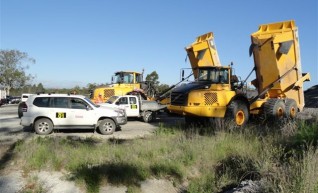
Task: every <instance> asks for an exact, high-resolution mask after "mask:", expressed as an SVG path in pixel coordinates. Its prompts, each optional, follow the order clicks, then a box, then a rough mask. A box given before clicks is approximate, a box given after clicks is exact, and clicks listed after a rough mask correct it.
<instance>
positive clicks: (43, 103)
mask: <svg viewBox="0 0 318 193" xmlns="http://www.w3.org/2000/svg"><path fill="white" fill-rule="evenodd" d="M33 105H35V106H37V107H48V106H49V97H36V98H35V99H34V101H33Z"/></svg>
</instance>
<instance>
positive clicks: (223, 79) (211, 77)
mask: <svg viewBox="0 0 318 193" xmlns="http://www.w3.org/2000/svg"><path fill="white" fill-rule="evenodd" d="M198 81H209V82H212V83H219V84H229V69H227V68H204V69H199V78H198Z"/></svg>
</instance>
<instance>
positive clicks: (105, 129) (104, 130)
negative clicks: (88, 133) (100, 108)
mask: <svg viewBox="0 0 318 193" xmlns="http://www.w3.org/2000/svg"><path fill="white" fill-rule="evenodd" d="M98 129H99V132H100V133H101V134H103V135H111V134H113V133H114V132H115V130H116V124H115V122H114V121H113V120H112V119H103V120H101V121H100V123H99V125H98Z"/></svg>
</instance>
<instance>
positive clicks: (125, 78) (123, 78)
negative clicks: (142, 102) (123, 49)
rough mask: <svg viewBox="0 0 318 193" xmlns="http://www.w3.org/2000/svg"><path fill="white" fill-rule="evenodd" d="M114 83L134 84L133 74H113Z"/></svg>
mask: <svg viewBox="0 0 318 193" xmlns="http://www.w3.org/2000/svg"><path fill="white" fill-rule="evenodd" d="M115 82H116V83H128V84H132V83H134V74H133V73H126V72H119V73H116V74H115Z"/></svg>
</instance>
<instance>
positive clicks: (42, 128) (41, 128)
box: [34, 118, 54, 135]
mask: <svg viewBox="0 0 318 193" xmlns="http://www.w3.org/2000/svg"><path fill="white" fill-rule="evenodd" d="M53 128H54V126H53V123H52V121H51V120H50V119H47V118H41V119H38V120H36V121H35V122H34V130H35V132H36V133H37V134H39V135H48V134H50V133H52V131H53Z"/></svg>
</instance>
